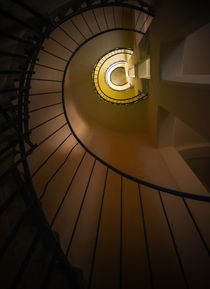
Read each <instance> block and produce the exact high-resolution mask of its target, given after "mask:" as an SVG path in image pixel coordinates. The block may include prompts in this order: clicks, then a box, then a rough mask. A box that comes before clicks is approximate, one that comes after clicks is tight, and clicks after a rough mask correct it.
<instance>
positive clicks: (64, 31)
mask: <svg viewBox="0 0 210 289" xmlns="http://www.w3.org/2000/svg"><path fill="white" fill-rule="evenodd" d="M58 28H59V29H60V30H62V31H63V33H65V34H66V35H67V36H68V37H69V38H70V39H71V40H72V41H74V42H75V43H76V44H77V45H79V43H78V42H77V41H76V40H75V39H74V38H73V37H72V36H71V35H70V34H69V33H67V32H66V30H65V29H63V28H62V27H61V26H58Z"/></svg>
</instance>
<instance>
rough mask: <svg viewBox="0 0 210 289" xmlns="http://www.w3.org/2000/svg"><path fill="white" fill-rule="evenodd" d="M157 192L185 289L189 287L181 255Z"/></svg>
mask: <svg viewBox="0 0 210 289" xmlns="http://www.w3.org/2000/svg"><path fill="white" fill-rule="evenodd" d="M158 193H159V197H160V201H161V204H162V208H163V212H164V215H165V218H166V222H167V224H168V229H169V232H170V235H171V239H172V242H173V246H174V250H175V252H176V257H177V260H178V263H179V267H180V270H181V273H182V277H183V279H184V283H185V287H186V288H187V289H189V284H188V281H187V277H186V274H185V271H184V266H183V264H182V260H181V257H180V255H179V252H178V248H177V245H176V241H175V238H174V234H173V231H172V229H171V225H170V222H169V219H168V216H167V213H166V209H165V206H164V203H163V199H162V196H161V193H160V191H158Z"/></svg>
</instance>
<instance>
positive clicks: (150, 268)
mask: <svg viewBox="0 0 210 289" xmlns="http://www.w3.org/2000/svg"><path fill="white" fill-rule="evenodd" d="M138 190H139V201H140V208H141V217H142V224H143V230H144V239H145V247H146V253H147V261H148V270H149V277H150V286H151V288H152V289H154V281H153V274H152V265H151V256H150V251H149V242H148V237H147V230H146V223H145V217H144V208H143V202H142V197H141V190H140V184H138Z"/></svg>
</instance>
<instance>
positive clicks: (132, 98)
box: [92, 48, 146, 104]
mask: <svg viewBox="0 0 210 289" xmlns="http://www.w3.org/2000/svg"><path fill="white" fill-rule="evenodd" d="M132 54H133V50H132V49H130V48H116V49H114V50H112V51H109V52H108V53H106V54H105V55H103V56H102V57H101V58H100V59H99V61H98V62H97V63H96V65H95V66H94V69H93V72H92V79H93V85H94V87H95V89H96V92H97V94H98V95H99V96H100V97H101V98H102V99H103V100H105V101H107V102H110V103H114V104H130V103H136V102H138V101H139V100H142V99H144V98H145V97H146V95H145V94H144V93H143V92H141V91H139V90H138V89H137V88H136V87H135V85H133V83H134V81H133V79H132V78H131V77H130V76H129V73H128V71H129V68H130V67H131V66H132V64H129V63H131V61H130V60H131V56H132ZM119 68H123V69H124V73H125V75H123V80H124V79H126V81H124V83H122V84H119V83H121V82H122V79H121V81H118V83H114V82H113V81H112V77H111V76H112V73H114V72H115V71H116V70H117V69H119ZM118 77H120V76H119V75H118ZM119 80H120V79H119Z"/></svg>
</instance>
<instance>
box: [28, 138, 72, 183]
mask: <svg viewBox="0 0 210 289" xmlns="http://www.w3.org/2000/svg"><path fill="white" fill-rule="evenodd" d="M70 136H71V133H70V134H69V135H68V136H67V137H66V138H65V139H64V140H63V141H62V142H61V143H60V144H59V145H58V146H57V147H56V149H55V150H54V151H53V152H52V153H51V154H50V155H49V156H48V157H47V158H46V159H45V160H44V161H43V162H42V164H41V165H40V166H39V167H38V168H37V169H36V170H35V171H34V172H33V173H32V174H31V177H32V178H33V177H34V176H35V175H36V174H37V173H38V172H39V171H40V169H41V168H42V167H43V166H44V165H45V164H46V163H47V162H48V161H49V159H50V158H51V157H52V156H53V155H54V154H55V153H56V152H57V150H58V149H59V148H60V147H61V146H62V145H63V144H64V143H65V142H66V140H67V139H68V138H69V137H70Z"/></svg>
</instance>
